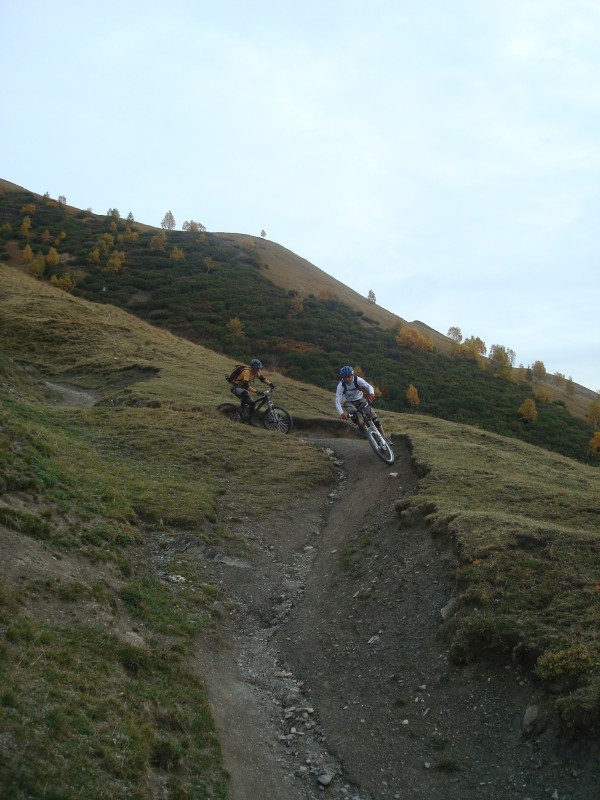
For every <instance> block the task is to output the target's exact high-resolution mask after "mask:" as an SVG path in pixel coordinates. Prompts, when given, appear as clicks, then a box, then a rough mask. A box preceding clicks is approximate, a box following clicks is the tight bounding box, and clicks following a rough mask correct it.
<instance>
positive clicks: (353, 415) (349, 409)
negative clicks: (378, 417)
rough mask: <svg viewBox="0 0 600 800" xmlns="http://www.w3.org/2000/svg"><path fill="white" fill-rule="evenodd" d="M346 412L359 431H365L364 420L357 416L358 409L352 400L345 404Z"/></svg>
mask: <svg viewBox="0 0 600 800" xmlns="http://www.w3.org/2000/svg"><path fill="white" fill-rule="evenodd" d="M344 411H345V412H346V413H347V414H348V416H349V417H350V419H351V420H352V422H353V423H354V424H355V425H356V427H357V428H358V429H359V431H364V429H365V426H364V425H363V422H362V420H361V419H360V418H359V416H358V414H357V407H356V406H355V405H354V403H353V402H352V401H351V400H347V401H346V402H345V403H344Z"/></svg>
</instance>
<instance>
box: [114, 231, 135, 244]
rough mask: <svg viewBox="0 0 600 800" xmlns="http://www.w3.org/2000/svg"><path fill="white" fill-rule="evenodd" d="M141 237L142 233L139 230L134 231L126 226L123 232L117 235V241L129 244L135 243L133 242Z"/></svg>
mask: <svg viewBox="0 0 600 800" xmlns="http://www.w3.org/2000/svg"><path fill="white" fill-rule="evenodd" d="M139 238H140V235H139V233H138V232H137V231H132V230H131V228H129V227H128V228H125V230H124V231H123V233H120V234H119V235H118V236H117V242H126V243H127V244H133V242H137V240H138V239H139Z"/></svg>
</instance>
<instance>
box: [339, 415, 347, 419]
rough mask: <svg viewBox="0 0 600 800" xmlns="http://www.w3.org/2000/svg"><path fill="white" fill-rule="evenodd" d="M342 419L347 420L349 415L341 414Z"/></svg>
mask: <svg viewBox="0 0 600 800" xmlns="http://www.w3.org/2000/svg"><path fill="white" fill-rule="evenodd" d="M340 419H343V420H347V419H348V414H340Z"/></svg>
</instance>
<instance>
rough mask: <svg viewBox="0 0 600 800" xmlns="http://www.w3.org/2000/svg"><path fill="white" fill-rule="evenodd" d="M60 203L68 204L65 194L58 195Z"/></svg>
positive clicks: (61, 204)
mask: <svg viewBox="0 0 600 800" xmlns="http://www.w3.org/2000/svg"><path fill="white" fill-rule="evenodd" d="M58 205H59V206H66V205H67V198H66V197H65V196H64V194H59V195H58Z"/></svg>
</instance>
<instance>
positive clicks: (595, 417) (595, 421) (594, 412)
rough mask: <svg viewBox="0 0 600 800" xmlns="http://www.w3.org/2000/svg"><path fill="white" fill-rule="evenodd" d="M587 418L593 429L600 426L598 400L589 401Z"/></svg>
mask: <svg viewBox="0 0 600 800" xmlns="http://www.w3.org/2000/svg"><path fill="white" fill-rule="evenodd" d="M587 420H588V422H589V423H590V425H591V426H592V428H593V429H594V430H595V431H597V430H598V428H600V400H592V402H591V403H590V407H589V408H588V412H587Z"/></svg>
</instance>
